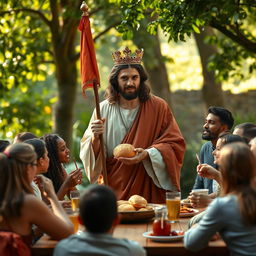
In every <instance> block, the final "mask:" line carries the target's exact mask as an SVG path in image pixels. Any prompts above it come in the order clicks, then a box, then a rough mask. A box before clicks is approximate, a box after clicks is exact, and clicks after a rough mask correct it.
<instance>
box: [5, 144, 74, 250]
mask: <svg viewBox="0 0 256 256" xmlns="http://www.w3.org/2000/svg"><path fill="white" fill-rule="evenodd" d="M36 166H37V156H36V153H35V151H34V149H33V147H32V146H31V145H29V144H26V143H17V144H13V145H10V146H8V147H7V148H6V150H5V151H4V152H3V153H0V177H1V179H0V231H9V232H13V233H16V234H19V235H20V236H21V237H22V238H23V240H24V241H25V242H26V243H27V244H29V245H30V244H31V241H32V239H33V237H32V225H33V224H35V225H36V226H37V227H38V228H40V230H42V231H43V232H44V233H46V234H48V235H49V236H51V237H52V238H54V239H57V240H61V239H63V238H65V237H67V236H69V235H71V234H72V233H73V225H72V223H71V222H70V220H69V218H68V216H67V215H66V213H65V211H64V209H63V208H62V207H61V205H60V204H59V202H58V198H57V196H56V194H55V192H54V188H53V185H52V182H51V181H50V180H49V179H47V178H44V193H45V196H46V197H47V198H48V200H49V201H50V203H51V206H52V211H51V210H50V209H49V208H48V207H47V205H46V204H45V203H44V202H42V201H41V200H40V199H38V198H36V197H35V196H34V195H33V190H32V187H31V182H32V180H33V177H34V176H35V173H36V171H37V168H36Z"/></svg>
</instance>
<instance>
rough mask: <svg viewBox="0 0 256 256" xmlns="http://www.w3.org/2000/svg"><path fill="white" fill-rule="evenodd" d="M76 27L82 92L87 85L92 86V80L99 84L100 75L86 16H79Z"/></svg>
mask: <svg viewBox="0 0 256 256" xmlns="http://www.w3.org/2000/svg"><path fill="white" fill-rule="evenodd" d="M78 29H79V30H80V31H81V42H80V47H81V50H80V69H81V81H82V91H83V93H84V92H85V90H86V89H87V88H88V87H93V82H94V81H96V84H97V85H98V86H99V85H100V75H99V70H98V65H97V60H96V54H95V49H94V42H93V39H92V32H91V26H90V20H89V17H88V16H83V17H82V18H81V20H80V24H79V26H78Z"/></svg>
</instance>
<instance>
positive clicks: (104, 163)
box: [93, 81, 108, 186]
mask: <svg viewBox="0 0 256 256" xmlns="http://www.w3.org/2000/svg"><path fill="white" fill-rule="evenodd" d="M93 91H94V100H95V108H96V115H97V119H101V114H100V102H99V93H98V85H97V83H96V81H93ZM99 139H100V154H101V160H102V167H103V170H102V174H103V181H104V184H105V185H106V186H108V177H107V167H106V158H105V154H104V141H103V134H100V135H99Z"/></svg>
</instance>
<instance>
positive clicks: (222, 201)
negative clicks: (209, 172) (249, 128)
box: [184, 142, 256, 255]
mask: <svg viewBox="0 0 256 256" xmlns="http://www.w3.org/2000/svg"><path fill="white" fill-rule="evenodd" d="M219 169H220V172H221V175H222V197H218V198H216V199H215V200H214V201H213V202H212V203H211V204H210V205H209V206H208V208H207V209H206V213H205V215H204V216H203V218H202V219H201V221H200V222H199V223H198V225H197V226H195V227H193V228H191V229H189V230H188V231H187V232H186V233H185V237H184V245H185V247H186V248H187V249H189V250H192V251H198V250H200V249H202V248H204V247H206V246H207V243H208V242H209V240H210V239H211V238H212V236H213V235H214V234H216V232H219V234H220V236H221V237H222V239H223V240H224V241H225V243H226V244H227V247H228V249H229V250H230V253H231V255H255V252H256V190H255V186H254V185H253V182H252V181H253V179H254V177H255V174H256V161H255V158H254V157H253V154H252V152H251V151H250V149H249V147H248V146H247V145H246V144H245V143H241V142H234V143H231V144H228V145H225V146H224V147H223V148H222V149H221V152H220V158H219Z"/></svg>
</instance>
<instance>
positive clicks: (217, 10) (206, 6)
mask: <svg viewBox="0 0 256 256" xmlns="http://www.w3.org/2000/svg"><path fill="white" fill-rule="evenodd" d="M112 1H114V0H112ZM114 2H116V3H118V4H119V5H120V9H121V10H122V13H123V21H122V24H121V25H120V26H119V31H120V32H121V33H123V34H124V35H126V34H128V35H131V31H132V30H133V29H136V28H138V27H139V26H140V21H141V20H142V19H143V18H144V16H145V13H150V14H151V15H152V17H156V18H155V19H154V20H153V21H152V22H150V23H149V24H148V31H149V32H150V33H156V32H157V29H158V26H161V28H162V29H163V31H164V33H165V34H166V36H168V38H169V40H174V41H176V42H177V41H185V40H186V37H187V36H189V37H190V36H191V35H192V33H194V32H195V33H200V29H204V27H206V26H210V27H212V28H214V29H216V30H217V31H219V34H217V35H216V36H214V37H212V38H209V39H208V43H210V44H213V45H216V46H218V48H219V49H220V52H219V53H218V54H215V55H214V56H212V57H211V62H209V63H208V68H209V69H210V70H215V74H216V75H217V77H218V79H219V80H224V79H227V78H228V77H229V76H233V75H239V76H240V77H243V75H242V74H241V69H242V68H241V67H242V66H243V65H244V63H243V61H244V60H245V59H250V64H249V65H248V70H249V73H251V72H253V70H255V68H256V60H255V54H256V36H255V29H254V24H255V21H256V12H255V8H256V3H255V0H240V1H237V0H216V1H205V0H197V1H190V0H173V1H167V0H163V1H157V0H141V1H137V0H129V1H128V0H116V1H114ZM220 33H221V34H220Z"/></svg>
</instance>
